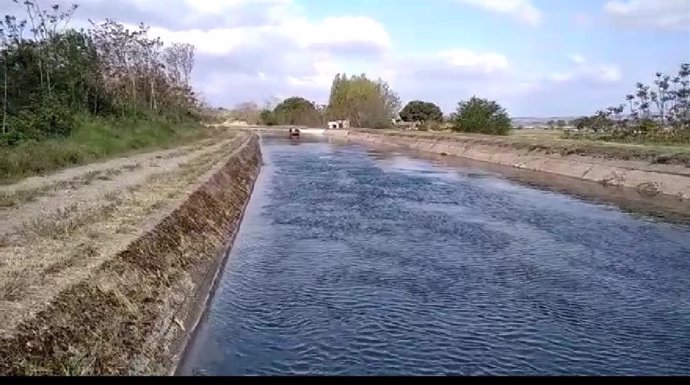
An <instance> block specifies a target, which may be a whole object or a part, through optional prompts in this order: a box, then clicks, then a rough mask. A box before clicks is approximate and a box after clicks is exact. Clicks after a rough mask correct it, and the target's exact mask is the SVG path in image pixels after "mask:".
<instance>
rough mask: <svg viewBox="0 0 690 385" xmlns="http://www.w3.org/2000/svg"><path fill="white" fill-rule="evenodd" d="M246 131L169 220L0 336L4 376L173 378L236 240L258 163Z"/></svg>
mask: <svg viewBox="0 0 690 385" xmlns="http://www.w3.org/2000/svg"><path fill="white" fill-rule="evenodd" d="M243 135H246V140H244V141H243V142H242V144H240V145H239V146H238V147H237V148H236V149H235V150H234V151H233V152H232V154H231V155H230V156H229V157H228V158H227V159H228V160H227V161H226V162H224V163H222V164H220V165H219V166H218V167H215V168H214V169H212V170H210V171H209V172H208V174H206V175H205V176H204V179H203V180H205V182H203V183H201V184H200V185H199V187H198V188H196V189H194V190H193V191H190V192H189V194H188V195H187V196H186V199H183V200H181V201H180V203H179V205H177V207H172V208H171V209H170V211H169V214H166V215H165V216H164V217H163V219H162V220H160V221H157V222H156V223H152V224H151V225H150V227H149V228H148V229H147V230H146V231H144V232H142V234H143V235H142V236H140V237H139V238H138V239H136V240H135V241H134V242H132V243H130V244H129V245H128V246H127V247H126V248H125V249H124V250H122V251H120V252H119V253H117V254H116V255H115V257H114V258H112V259H110V260H108V261H107V262H105V263H104V264H103V265H101V266H100V267H98V268H97V269H96V270H95V271H94V272H93V273H92V274H91V276H90V277H89V278H88V279H86V280H83V281H80V282H78V283H76V284H75V285H73V286H71V287H70V288H68V289H66V290H64V291H63V292H61V293H60V294H59V295H58V296H57V298H56V299H55V300H54V301H52V303H51V304H50V305H49V306H47V307H46V308H45V310H43V311H40V312H39V313H37V314H35V316H34V317H32V318H31V319H29V320H27V321H25V322H23V323H21V324H20V325H19V326H18V327H17V328H16V330H15V331H14V332H12V333H11V335H3V336H0V374H3V375H17V374H29V375H31V374H41V375H43V374H57V375H61V374H62V375H71V374H97V375H104V374H155V375H158V374H171V373H172V372H173V370H174V368H175V367H176V365H177V363H178V360H179V359H180V356H181V354H182V351H183V349H184V347H185V345H186V343H187V341H188V340H189V338H190V333H191V331H193V330H194V328H195V326H196V324H197V323H198V321H199V318H200V316H201V314H202V313H203V310H204V308H205V306H206V302H207V300H208V298H209V295H210V292H211V291H212V289H213V287H214V284H215V281H216V280H217V277H218V275H219V271H220V270H221V267H222V265H223V264H224V262H225V258H226V256H227V250H228V248H229V247H230V245H231V244H232V242H233V240H234V238H235V235H236V233H237V230H238V228H239V225H240V221H241V218H242V215H243V212H244V209H245V206H246V204H247V202H248V201H249V197H250V195H251V192H252V189H253V186H254V181H255V179H256V177H257V175H258V172H259V170H260V168H261V163H262V157H261V150H260V145H259V138H258V136H257V135H255V134H243Z"/></svg>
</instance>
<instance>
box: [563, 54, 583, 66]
mask: <svg viewBox="0 0 690 385" xmlns="http://www.w3.org/2000/svg"><path fill="white" fill-rule="evenodd" d="M568 56H569V57H570V60H572V61H573V63H575V64H584V63H585V62H586V61H587V59H585V58H584V57H583V56H582V55H578V54H570V55H568Z"/></svg>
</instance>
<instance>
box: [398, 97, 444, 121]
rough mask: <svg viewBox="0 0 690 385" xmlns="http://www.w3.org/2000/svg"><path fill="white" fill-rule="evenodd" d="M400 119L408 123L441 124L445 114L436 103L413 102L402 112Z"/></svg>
mask: <svg viewBox="0 0 690 385" xmlns="http://www.w3.org/2000/svg"><path fill="white" fill-rule="evenodd" d="M400 118H401V119H402V120H404V121H406V122H440V121H442V120H443V112H442V111H441V108H439V106H437V105H435V104H434V103H430V102H423V101H421V100H413V101H411V102H409V103H407V105H405V107H403V109H402V110H401V111H400Z"/></svg>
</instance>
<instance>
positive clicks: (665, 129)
mask: <svg viewBox="0 0 690 385" xmlns="http://www.w3.org/2000/svg"><path fill="white" fill-rule="evenodd" d="M571 124H572V125H574V126H575V129H576V131H575V132H569V133H568V135H569V136H575V137H576V136H587V137H593V138H596V139H603V140H619V141H620V140H623V141H660V142H685V143H688V142H690V63H683V64H681V65H680V68H679V70H678V73H677V74H676V75H673V76H671V75H667V74H664V73H662V72H657V73H656V77H655V80H654V81H653V84H652V85H645V84H643V83H637V84H636V86H635V90H634V91H633V92H632V93H630V94H628V95H626V97H625V102H624V103H621V104H619V105H618V106H612V107H608V108H606V109H603V110H599V111H597V112H596V113H595V114H594V115H591V116H583V117H580V118H577V119H574V120H573V121H571Z"/></svg>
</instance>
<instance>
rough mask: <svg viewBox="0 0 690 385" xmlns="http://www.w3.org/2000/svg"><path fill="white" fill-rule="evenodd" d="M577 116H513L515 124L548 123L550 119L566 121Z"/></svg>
mask: <svg viewBox="0 0 690 385" xmlns="http://www.w3.org/2000/svg"><path fill="white" fill-rule="evenodd" d="M576 118H577V116H551V117H545V118H544V117H535V116H524V117H516V118H512V121H513V125H546V124H547V123H548V122H549V121H550V120H565V121H566V122H568V121H570V120H573V119H576Z"/></svg>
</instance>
